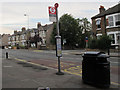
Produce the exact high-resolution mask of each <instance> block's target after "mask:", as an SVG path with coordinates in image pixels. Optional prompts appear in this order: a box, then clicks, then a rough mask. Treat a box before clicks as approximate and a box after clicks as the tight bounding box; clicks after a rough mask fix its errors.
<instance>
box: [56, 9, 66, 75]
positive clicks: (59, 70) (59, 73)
mask: <svg viewBox="0 0 120 90" xmlns="http://www.w3.org/2000/svg"><path fill="white" fill-rule="evenodd" d="M56 22H57V36H60V34H59V21H58V10H57V7H56ZM56 74H57V75H64V73H63V72H61V68H60V56H58V72H57V73H56Z"/></svg>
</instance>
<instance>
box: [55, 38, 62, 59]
mask: <svg viewBox="0 0 120 90" xmlns="http://www.w3.org/2000/svg"><path fill="white" fill-rule="evenodd" d="M56 56H57V57H62V50H61V36H56Z"/></svg>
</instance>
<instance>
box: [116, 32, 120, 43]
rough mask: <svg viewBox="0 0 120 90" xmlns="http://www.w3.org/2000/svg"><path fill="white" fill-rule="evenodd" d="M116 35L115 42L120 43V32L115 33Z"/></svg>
mask: <svg viewBox="0 0 120 90" xmlns="http://www.w3.org/2000/svg"><path fill="white" fill-rule="evenodd" d="M116 36H117V43H118V44H120V33H117V34H116Z"/></svg>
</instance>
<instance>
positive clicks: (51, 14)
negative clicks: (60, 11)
mask: <svg viewBox="0 0 120 90" xmlns="http://www.w3.org/2000/svg"><path fill="white" fill-rule="evenodd" d="M48 9H49V21H51V22H56V8H55V7H48Z"/></svg>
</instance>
